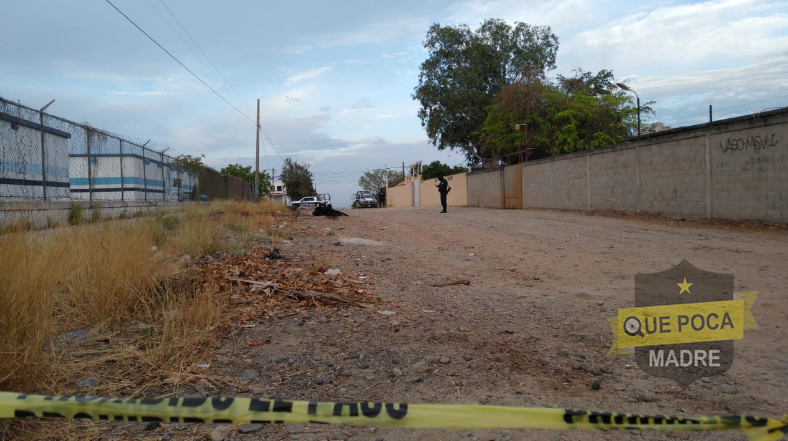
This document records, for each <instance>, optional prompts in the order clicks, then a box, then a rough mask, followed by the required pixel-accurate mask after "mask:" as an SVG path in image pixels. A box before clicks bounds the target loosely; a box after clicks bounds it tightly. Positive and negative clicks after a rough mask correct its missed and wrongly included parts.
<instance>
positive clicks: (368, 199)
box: [351, 190, 378, 208]
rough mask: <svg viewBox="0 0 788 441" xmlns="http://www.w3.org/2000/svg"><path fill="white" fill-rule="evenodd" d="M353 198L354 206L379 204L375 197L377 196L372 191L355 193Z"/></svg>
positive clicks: (363, 206)
mask: <svg viewBox="0 0 788 441" xmlns="http://www.w3.org/2000/svg"><path fill="white" fill-rule="evenodd" d="M351 200H352V204H351V207H352V208H375V207H377V206H378V201H377V200H376V199H375V196H372V193H370V192H368V191H364V190H362V191H357V192H355V193H353V196H352V198H351Z"/></svg>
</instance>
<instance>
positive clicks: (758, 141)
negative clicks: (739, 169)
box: [719, 133, 780, 153]
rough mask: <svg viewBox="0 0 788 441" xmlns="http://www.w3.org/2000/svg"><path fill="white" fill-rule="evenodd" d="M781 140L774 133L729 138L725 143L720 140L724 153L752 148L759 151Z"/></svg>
mask: <svg viewBox="0 0 788 441" xmlns="http://www.w3.org/2000/svg"><path fill="white" fill-rule="evenodd" d="M779 142H780V141H779V139H776V134H775V133H772V134H771V135H766V136H760V135H754V136H748V137H746V138H728V139H726V140H725V143H723V142H722V141H720V144H719V147H720V150H722V153H728V152H731V151H733V152H741V151H744V150H750V149H752V150H753V151H756V152H757V151H759V150H763V149H768V148H769V147H775V146H776V145H777V143H779Z"/></svg>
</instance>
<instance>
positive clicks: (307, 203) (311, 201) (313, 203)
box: [290, 196, 328, 208]
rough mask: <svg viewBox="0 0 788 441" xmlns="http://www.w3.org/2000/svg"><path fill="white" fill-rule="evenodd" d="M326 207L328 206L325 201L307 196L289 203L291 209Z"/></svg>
mask: <svg viewBox="0 0 788 441" xmlns="http://www.w3.org/2000/svg"><path fill="white" fill-rule="evenodd" d="M326 205H328V203H327V202H326V201H325V200H321V199H320V198H318V197H317V196H307V197H304V198H301V199H299V200H297V201H293V202H291V203H290V206H291V207H293V208H301V207H325V206H326Z"/></svg>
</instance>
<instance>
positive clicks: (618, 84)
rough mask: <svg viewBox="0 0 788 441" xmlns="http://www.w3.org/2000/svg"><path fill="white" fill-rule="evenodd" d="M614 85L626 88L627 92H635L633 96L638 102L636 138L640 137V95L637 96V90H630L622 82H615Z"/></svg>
mask: <svg viewBox="0 0 788 441" xmlns="http://www.w3.org/2000/svg"><path fill="white" fill-rule="evenodd" d="M616 86H618V87H619V88H620V89H622V90H626V91H627V92H632V93H634V94H635V98H637V103H638V139H640V97H639V96H638V93H637V92H635V91H634V90H632V89H631V88H630V87H629V86H627V85H626V84H624V83H616Z"/></svg>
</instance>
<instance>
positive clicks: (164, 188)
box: [161, 152, 167, 201]
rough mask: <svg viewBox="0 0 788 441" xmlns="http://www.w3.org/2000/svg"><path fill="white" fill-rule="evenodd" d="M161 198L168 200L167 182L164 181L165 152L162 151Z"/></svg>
mask: <svg viewBox="0 0 788 441" xmlns="http://www.w3.org/2000/svg"><path fill="white" fill-rule="evenodd" d="M161 200H162V201H166V200H167V184H166V183H165V182H164V152H161Z"/></svg>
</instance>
